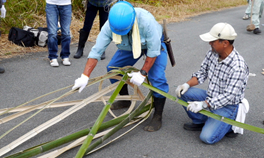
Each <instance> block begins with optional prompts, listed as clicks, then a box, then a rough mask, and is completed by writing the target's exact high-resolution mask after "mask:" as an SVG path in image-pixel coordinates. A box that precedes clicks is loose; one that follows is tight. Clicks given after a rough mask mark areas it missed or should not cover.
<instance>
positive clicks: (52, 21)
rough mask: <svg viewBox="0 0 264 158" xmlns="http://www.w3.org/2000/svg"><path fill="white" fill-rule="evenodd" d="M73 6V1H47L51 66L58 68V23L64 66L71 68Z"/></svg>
mask: <svg viewBox="0 0 264 158" xmlns="http://www.w3.org/2000/svg"><path fill="white" fill-rule="evenodd" d="M71 14H72V6H71V0H46V19H47V27H48V33H49V35H48V50H49V59H50V65H51V66H53V67H58V66H59V63H58V60H57V58H58V55H57V52H58V39H57V29H58V22H59V21H60V25H61V52H60V57H61V59H62V64H63V65H65V66H70V65H71V62H70V60H69V56H70V44H71V36H70V25H71Z"/></svg>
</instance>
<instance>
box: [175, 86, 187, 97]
mask: <svg viewBox="0 0 264 158" xmlns="http://www.w3.org/2000/svg"><path fill="white" fill-rule="evenodd" d="M189 88H190V85H189V84H188V83H184V84H182V85H180V86H178V87H177V88H176V90H175V93H176V95H177V96H178V97H179V98H180V97H181V95H182V94H184V93H185V92H187V90H188V89H189Z"/></svg>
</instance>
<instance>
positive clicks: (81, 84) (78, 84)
mask: <svg viewBox="0 0 264 158" xmlns="http://www.w3.org/2000/svg"><path fill="white" fill-rule="evenodd" d="M88 81H89V77H87V76H86V75H84V74H82V75H81V77H80V78H78V79H76V80H75V83H74V86H73V87H72V89H77V88H79V93H81V91H82V90H83V89H84V88H85V86H86V85H87V83H88Z"/></svg>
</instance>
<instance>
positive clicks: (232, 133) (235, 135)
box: [225, 131, 238, 138]
mask: <svg viewBox="0 0 264 158" xmlns="http://www.w3.org/2000/svg"><path fill="white" fill-rule="evenodd" d="M225 136H226V137H228V138H236V137H237V136H238V133H234V132H233V131H232V132H229V133H226V135H225Z"/></svg>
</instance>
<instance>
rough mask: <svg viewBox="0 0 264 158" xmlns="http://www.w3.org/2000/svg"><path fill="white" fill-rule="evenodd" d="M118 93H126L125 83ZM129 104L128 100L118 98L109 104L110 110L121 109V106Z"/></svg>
mask: <svg viewBox="0 0 264 158" xmlns="http://www.w3.org/2000/svg"><path fill="white" fill-rule="evenodd" d="M119 94H120V95H128V89H127V84H124V86H123V87H122V89H121V90H120V92H119ZM130 105H131V101H130V100H118V101H116V102H114V103H113V104H112V106H111V108H110V109H111V110H118V109H123V108H128V107H129V106H130Z"/></svg>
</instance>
